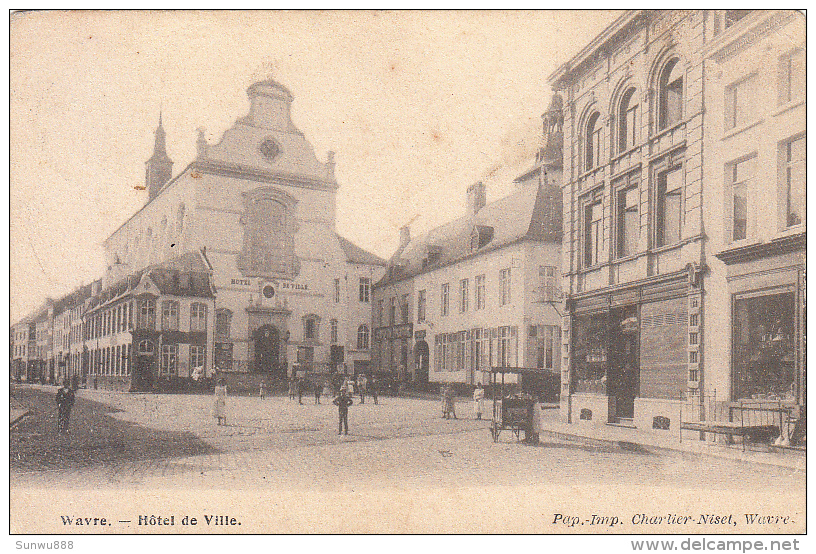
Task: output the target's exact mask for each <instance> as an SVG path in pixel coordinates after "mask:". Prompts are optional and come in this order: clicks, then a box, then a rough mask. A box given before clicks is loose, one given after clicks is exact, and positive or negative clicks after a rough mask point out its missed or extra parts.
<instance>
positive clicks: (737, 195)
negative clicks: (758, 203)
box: [729, 158, 756, 241]
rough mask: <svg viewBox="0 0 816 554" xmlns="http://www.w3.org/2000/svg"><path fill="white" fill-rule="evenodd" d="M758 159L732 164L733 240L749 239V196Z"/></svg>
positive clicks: (730, 168)
mask: <svg viewBox="0 0 816 554" xmlns="http://www.w3.org/2000/svg"><path fill="white" fill-rule="evenodd" d="M755 162H756V158H748V159H747V160H742V161H741V162H737V163H734V164H731V166H730V167H729V170H730V174H731V175H730V177H731V179H730V181H731V198H730V200H731V240H732V241H734V240H742V239H744V238H747V237H748V195H749V194H750V191H751V188H752V184H751V183H752V181H753V178H754V171H755V168H754V165H755Z"/></svg>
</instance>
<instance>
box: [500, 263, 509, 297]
mask: <svg viewBox="0 0 816 554" xmlns="http://www.w3.org/2000/svg"><path fill="white" fill-rule="evenodd" d="M510 285H511V282H510V268H509V267H508V268H506V269H502V270H501V271H499V305H500V306H505V305H507V304H509V303H510Z"/></svg>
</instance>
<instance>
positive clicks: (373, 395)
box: [368, 375, 379, 405]
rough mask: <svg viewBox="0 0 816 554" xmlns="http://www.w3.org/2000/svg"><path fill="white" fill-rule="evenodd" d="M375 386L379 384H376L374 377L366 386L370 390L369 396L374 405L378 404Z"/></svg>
mask: <svg viewBox="0 0 816 554" xmlns="http://www.w3.org/2000/svg"><path fill="white" fill-rule="evenodd" d="M377 385H379V383H377V376H376V375H375V376H373V377H372V378H371V382H370V383H369V384H368V386H369V388H370V390H371V396H372V397H373V398H374V404H375V405H377V404H379V402H378V401H377Z"/></svg>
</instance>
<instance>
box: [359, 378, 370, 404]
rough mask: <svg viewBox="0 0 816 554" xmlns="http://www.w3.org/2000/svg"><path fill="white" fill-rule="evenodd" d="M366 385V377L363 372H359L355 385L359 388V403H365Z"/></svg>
mask: <svg viewBox="0 0 816 554" xmlns="http://www.w3.org/2000/svg"><path fill="white" fill-rule="evenodd" d="M367 385H368V379H366V376H365V373H361V374H360V376H359V377H357V387H358V388H359V389H360V404H365V395H366V388H367Z"/></svg>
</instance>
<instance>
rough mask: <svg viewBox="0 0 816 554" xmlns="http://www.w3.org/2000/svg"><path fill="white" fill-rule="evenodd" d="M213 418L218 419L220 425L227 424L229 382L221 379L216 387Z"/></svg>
mask: <svg viewBox="0 0 816 554" xmlns="http://www.w3.org/2000/svg"><path fill="white" fill-rule="evenodd" d="M213 417H215V418H217V419H218V425H226V424H227V382H226V381H224V380H223V379H219V380H218V384H217V385H215V404H214V405H213ZM222 421H223V423H222Z"/></svg>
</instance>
